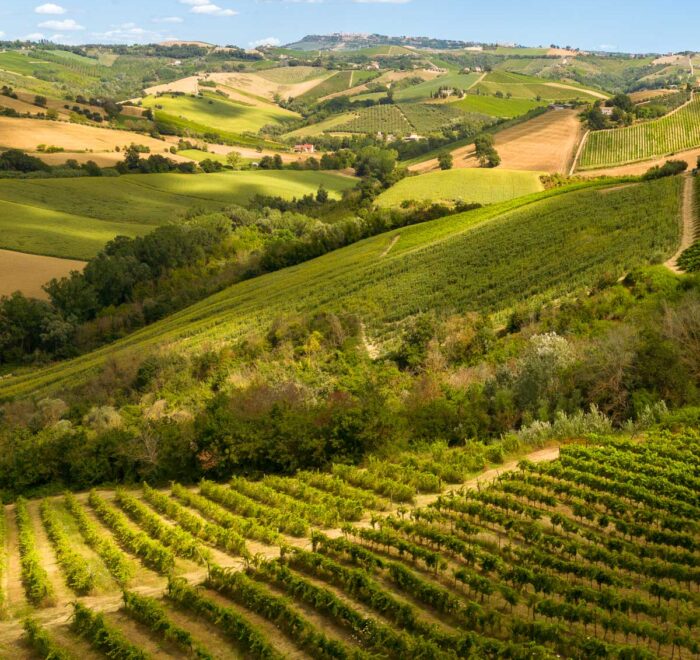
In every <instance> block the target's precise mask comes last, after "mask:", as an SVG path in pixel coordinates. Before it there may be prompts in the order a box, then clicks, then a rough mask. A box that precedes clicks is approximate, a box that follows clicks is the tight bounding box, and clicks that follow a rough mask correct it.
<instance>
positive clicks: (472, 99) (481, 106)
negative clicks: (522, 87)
mask: <svg viewBox="0 0 700 660" xmlns="http://www.w3.org/2000/svg"><path fill="white" fill-rule="evenodd" d="M544 104H545V102H544V101H533V100H530V99H516V98H512V99H507V98H499V97H497V96H482V95H477V94H467V95H466V96H465V97H464V98H463V99H460V100H459V101H455V102H454V103H452V104H451V105H453V106H454V107H457V108H459V109H460V110H463V111H464V112H476V113H479V114H483V115H489V116H490V117H503V118H507V117H519V116H520V115H524V114H526V113H528V112H529V111H530V110H533V109H535V108H537V107H540V106H541V105H544Z"/></svg>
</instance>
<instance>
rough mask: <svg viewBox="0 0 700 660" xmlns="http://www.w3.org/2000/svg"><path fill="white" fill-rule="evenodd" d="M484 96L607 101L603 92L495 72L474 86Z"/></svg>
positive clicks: (520, 75) (515, 74)
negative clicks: (499, 94)
mask: <svg viewBox="0 0 700 660" xmlns="http://www.w3.org/2000/svg"><path fill="white" fill-rule="evenodd" d="M474 89H475V90H479V91H481V92H483V93H484V94H489V95H494V94H496V93H497V92H500V93H501V94H503V95H504V96H507V95H509V94H510V95H511V96H512V97H513V98H516V99H537V98H540V99H543V100H545V101H565V100H571V99H583V100H586V101H591V100H593V99H605V98H607V96H606V95H605V94H602V93H601V92H596V91H593V90H589V89H586V88H585V87H578V86H576V85H572V84H568V83H557V82H551V81H548V80H546V79H544V78H535V77H531V76H525V75H522V74H519V73H509V72H506V71H493V72H491V73H488V74H487V75H486V77H485V78H484V79H483V80H481V81H480V82H479V83H478V84H476V85H475V86H474Z"/></svg>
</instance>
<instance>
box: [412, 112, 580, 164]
mask: <svg viewBox="0 0 700 660" xmlns="http://www.w3.org/2000/svg"><path fill="white" fill-rule="evenodd" d="M581 136H582V127H581V122H580V121H579V119H578V112H577V111H576V110H555V111H552V112H547V113H545V114H543V115H540V116H539V117H535V118H534V119H531V120H529V121H526V122H523V123H522V124H518V125H516V126H513V127H512V128H507V129H505V130H503V131H501V132H500V133H497V134H496V136H495V141H496V149H497V150H498V153H499V154H500V156H501V167H502V168H503V169H507V170H527V171H532V172H550V173H555V172H558V173H560V174H565V173H568V171H569V167H570V165H571V162H572V160H573V158H574V154H575V151H576V147H577V145H578V143H579V140H580V139H581ZM453 156H454V167H455V168H461V167H478V165H479V163H478V162H477V160H476V158H474V145H472V144H470V145H467V146H466V147H461V148H459V149H456V150H455V151H454V152H453ZM437 167H438V162H437V159H433V160H428V161H425V162H423V163H417V164H415V165H412V166H411V167H410V168H409V169H410V170H411V171H412V172H429V171H431V170H435V169H437Z"/></svg>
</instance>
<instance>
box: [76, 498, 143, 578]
mask: <svg viewBox="0 0 700 660" xmlns="http://www.w3.org/2000/svg"><path fill="white" fill-rule="evenodd" d="M64 502H65V505H66V508H67V509H68V511H70V513H71V515H72V516H73V518H75V521H76V522H77V524H78V529H79V530H80V534H81V535H82V537H83V540H84V541H85V543H87V545H89V546H90V547H91V548H92V549H93V550H94V551H95V552H96V553H97V554H98V555H99V557H100V559H102V561H103V562H104V564H105V566H106V567H107V570H108V571H109V572H110V573H111V575H112V577H113V578H114V579H115V580H116V581H117V582H118V583H119V585H120V586H122V587H123V586H125V585H126V584H127V583H128V582H129V580H131V578H132V577H133V575H134V565H133V563H132V562H131V561H130V560H129V558H128V557H127V556H126V555H125V554H124V553H123V552H122V551H121V550H120V549H119V547H118V546H117V544H116V543H114V541H112V539H111V537H110V536H108V535H107V534H105V533H104V532H102V531H101V530H100V528H99V527H98V526H97V525H96V524H95V523H94V522H93V521H92V520H91V519H90V518H89V517H88V515H87V513H86V512H85V507H84V506H83V505H82V504H81V503H80V502H79V501H78V499H77V498H76V497H75V495H73V494H71V493H66V495H65V497H64Z"/></svg>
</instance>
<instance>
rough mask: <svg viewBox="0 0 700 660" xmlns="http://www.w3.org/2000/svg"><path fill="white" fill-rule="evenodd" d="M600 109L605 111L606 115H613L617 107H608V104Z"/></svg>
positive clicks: (604, 114)
mask: <svg viewBox="0 0 700 660" xmlns="http://www.w3.org/2000/svg"><path fill="white" fill-rule="evenodd" d="M600 111H601V112H602V113H603V116H604V117H612V115H613V112H614V111H615V108H613V107H612V106H610V107H608V106H607V105H604V106H603V107H602V108H601V109H600Z"/></svg>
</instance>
